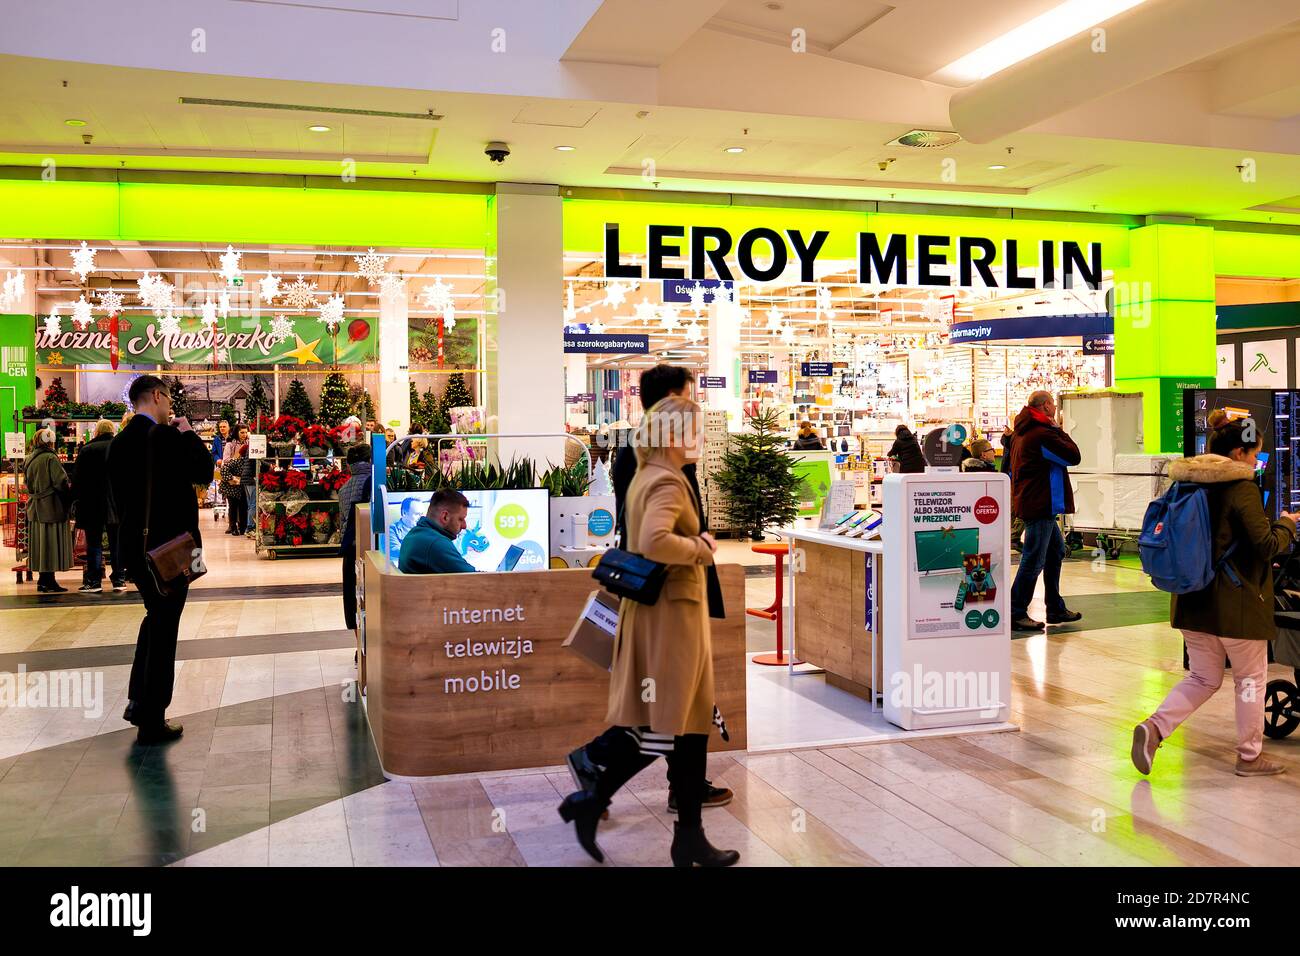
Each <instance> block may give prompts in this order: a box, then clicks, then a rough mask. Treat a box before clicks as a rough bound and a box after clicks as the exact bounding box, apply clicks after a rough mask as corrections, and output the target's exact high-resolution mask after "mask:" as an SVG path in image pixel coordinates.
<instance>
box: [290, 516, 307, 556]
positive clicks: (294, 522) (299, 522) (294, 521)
mask: <svg viewBox="0 0 1300 956" xmlns="http://www.w3.org/2000/svg"><path fill="white" fill-rule="evenodd" d="M284 526H285V527H284V532H285V537H286V538H287V543H288V544H291V545H293V546H294V547H295V548H296V547H299V546H300V545H301V544H302V543H303V542H304V541H305V540H306V539H307V528H308V517H307V515H306V514H305V513H303V512H301V511H300V512H298V513H297V514H296V515H288V516H286V517H285V519H284Z"/></svg>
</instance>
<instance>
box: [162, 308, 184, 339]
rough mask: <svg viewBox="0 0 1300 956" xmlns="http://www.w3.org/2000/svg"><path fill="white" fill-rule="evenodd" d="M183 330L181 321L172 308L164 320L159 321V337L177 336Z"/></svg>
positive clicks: (168, 310)
mask: <svg viewBox="0 0 1300 956" xmlns="http://www.w3.org/2000/svg"><path fill="white" fill-rule="evenodd" d="M180 330H181V320H180V319H178V318H177V317H176V316H175V314H174V313H173V312H172V310H171V309H170V308H168V309H167V311H166V313H165V314H164V315H163V317H162V318H160V319H159V320H158V334H159V335H164V336H166V335H176V334H177V333H178V332H180Z"/></svg>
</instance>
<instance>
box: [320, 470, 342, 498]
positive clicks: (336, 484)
mask: <svg viewBox="0 0 1300 956" xmlns="http://www.w3.org/2000/svg"><path fill="white" fill-rule="evenodd" d="M316 480H317V481H318V482H320V486H321V487H322V488H324V489H325V490H326V491H328V492H329V493H330V494H332V495H333V494H338V490H339V489H340V488H342V487H343V486H344V485H346V484H347V483H348V476H347V475H345V474H343V472H341V471H339V470H338V469H337V468H331V469H330V470H329V471H323V472H321V473H320V475H318V476H317V478H316Z"/></svg>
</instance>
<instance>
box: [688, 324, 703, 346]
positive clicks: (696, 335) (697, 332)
mask: <svg viewBox="0 0 1300 956" xmlns="http://www.w3.org/2000/svg"><path fill="white" fill-rule="evenodd" d="M703 337H704V332H703V330H702V329H701V328H700V323H699V322H698V321H697V322H689V323H687V325H686V341H687V342H692V343H694V342H698V341H700V339H702V338H703Z"/></svg>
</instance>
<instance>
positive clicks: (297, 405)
mask: <svg viewBox="0 0 1300 956" xmlns="http://www.w3.org/2000/svg"><path fill="white" fill-rule="evenodd" d="M280 414H281V415H292V416H293V417H294V418H301V419H302V420H303V421H304V422H306V423H307V424H308V425H310V424H312V423H313V422H315V421H316V411H315V409H313V408H312V407H311V399H310V398H308V397H307V388H306V386H304V385H303V384H302V382H301V381H299V380H298V379H296V378H295V379H294V380H293V381H292V382H290V383H289V391H288V392H287V393H286V394H285V396H284V401H282V402H281V403H280Z"/></svg>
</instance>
